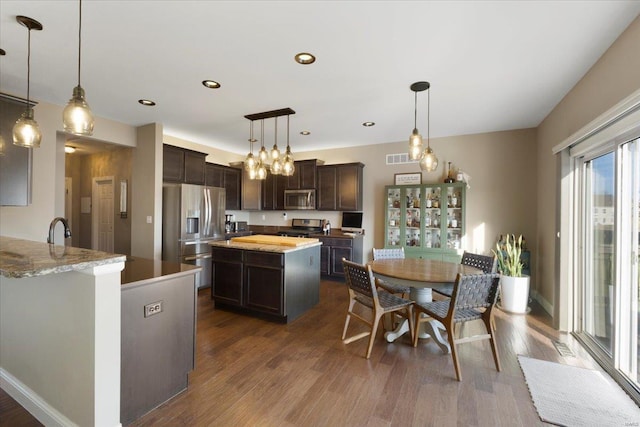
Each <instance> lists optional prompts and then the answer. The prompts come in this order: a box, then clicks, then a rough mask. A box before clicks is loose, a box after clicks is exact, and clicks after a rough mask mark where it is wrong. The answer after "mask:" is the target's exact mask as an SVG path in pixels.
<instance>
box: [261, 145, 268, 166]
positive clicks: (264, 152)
mask: <svg viewBox="0 0 640 427" xmlns="http://www.w3.org/2000/svg"><path fill="white" fill-rule="evenodd" d="M258 155H259V156H260V161H262V162H263V163H264V162H266V161H267V160H268V159H269V153H267V150H266V149H265V148H264V145H263V146H262V148H260V152H259V153H258Z"/></svg>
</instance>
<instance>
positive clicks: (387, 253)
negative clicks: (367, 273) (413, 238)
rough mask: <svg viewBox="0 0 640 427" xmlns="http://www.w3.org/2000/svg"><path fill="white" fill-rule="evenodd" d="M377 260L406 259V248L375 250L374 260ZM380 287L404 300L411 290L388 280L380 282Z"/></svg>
mask: <svg viewBox="0 0 640 427" xmlns="http://www.w3.org/2000/svg"><path fill="white" fill-rule="evenodd" d="M377 259H404V247H400V248H397V249H396V248H391V249H387V248H385V249H376V248H373V260H374V261H375V260H377ZM378 286H379V287H381V288H382V289H384V290H385V291H388V292H391V293H392V294H400V296H402V297H403V298H407V297H408V296H409V291H410V288H409V286H405V285H400V284H398V283H393V282H390V281H388V280H380V281H379V282H378Z"/></svg>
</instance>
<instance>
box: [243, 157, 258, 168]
mask: <svg viewBox="0 0 640 427" xmlns="http://www.w3.org/2000/svg"><path fill="white" fill-rule="evenodd" d="M255 167H256V158H255V157H254V156H253V153H249V154H247V158H246V159H244V169H245V170H246V171H247V172H249V171H251V170H252V169H255Z"/></svg>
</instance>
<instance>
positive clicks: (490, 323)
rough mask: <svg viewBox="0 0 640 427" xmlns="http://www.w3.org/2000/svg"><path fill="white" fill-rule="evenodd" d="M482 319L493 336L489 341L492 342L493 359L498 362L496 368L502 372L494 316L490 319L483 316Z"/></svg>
mask: <svg viewBox="0 0 640 427" xmlns="http://www.w3.org/2000/svg"><path fill="white" fill-rule="evenodd" d="M482 320H484V325H485V327H486V328H487V332H489V335H490V336H491V338H490V339H489V343H490V344H491V352H492V353H493V361H494V362H495V363H496V370H497V371H498V372H500V357H499V355H498V346H497V345H496V335H495V329H494V327H493V316H491V317H490V318H489V319H487V318H483V319H482Z"/></svg>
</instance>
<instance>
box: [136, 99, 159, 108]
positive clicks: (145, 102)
mask: <svg viewBox="0 0 640 427" xmlns="http://www.w3.org/2000/svg"><path fill="white" fill-rule="evenodd" d="M138 102H139V103H140V104H142V105H146V106H147V107H153V106H154V105H156V103H155V102H153V101H151V100H150V99H138Z"/></svg>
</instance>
